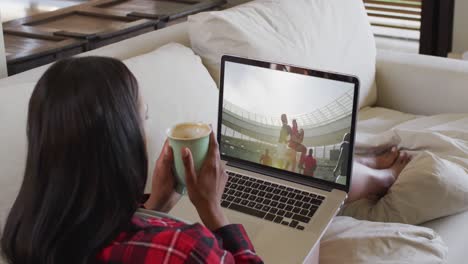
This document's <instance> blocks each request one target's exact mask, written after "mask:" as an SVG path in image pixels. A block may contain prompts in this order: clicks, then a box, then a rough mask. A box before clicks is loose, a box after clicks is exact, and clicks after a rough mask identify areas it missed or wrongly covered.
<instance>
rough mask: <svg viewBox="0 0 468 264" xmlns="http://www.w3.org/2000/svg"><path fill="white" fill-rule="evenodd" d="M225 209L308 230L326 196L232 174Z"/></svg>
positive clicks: (223, 202) (225, 199)
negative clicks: (306, 227) (307, 227)
mask: <svg viewBox="0 0 468 264" xmlns="http://www.w3.org/2000/svg"><path fill="white" fill-rule="evenodd" d="M227 174H228V175H229V179H228V182H227V184H226V188H225V189H224V193H223V196H222V199H221V206H222V207H224V208H229V209H231V210H235V211H238V212H241V213H245V214H248V215H252V216H255V217H258V218H262V219H265V220H268V221H272V222H274V223H277V224H281V225H285V226H289V227H291V228H295V229H298V230H304V226H305V224H307V223H309V222H310V219H311V218H312V216H313V215H314V213H315V212H316V211H317V209H318V208H319V206H320V205H321V204H322V202H323V200H324V199H325V197H323V196H320V195H317V194H313V193H309V192H305V191H301V190H298V189H294V188H290V187H287V186H284V185H278V184H275V183H271V182H267V181H263V180H260V179H255V178H252V177H249V176H245V175H241V174H237V173H233V172H230V171H228V172H227Z"/></svg>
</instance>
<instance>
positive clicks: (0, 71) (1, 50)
mask: <svg viewBox="0 0 468 264" xmlns="http://www.w3.org/2000/svg"><path fill="white" fill-rule="evenodd" d="M0 21H2V17H1V14H0ZM6 76H7V67H6V58H5V42H4V41H3V27H2V23H1V22H0V79H1V78H4V77H6Z"/></svg>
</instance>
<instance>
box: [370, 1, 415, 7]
mask: <svg viewBox="0 0 468 264" xmlns="http://www.w3.org/2000/svg"><path fill="white" fill-rule="evenodd" d="M363 1H364V3H366V4H375V5H385V6H395V7H410V8H418V7H420V6H421V0H419V1H418V0H416V1H405V3H399V2H387V1H378V0H363ZM409 2H413V3H409Z"/></svg>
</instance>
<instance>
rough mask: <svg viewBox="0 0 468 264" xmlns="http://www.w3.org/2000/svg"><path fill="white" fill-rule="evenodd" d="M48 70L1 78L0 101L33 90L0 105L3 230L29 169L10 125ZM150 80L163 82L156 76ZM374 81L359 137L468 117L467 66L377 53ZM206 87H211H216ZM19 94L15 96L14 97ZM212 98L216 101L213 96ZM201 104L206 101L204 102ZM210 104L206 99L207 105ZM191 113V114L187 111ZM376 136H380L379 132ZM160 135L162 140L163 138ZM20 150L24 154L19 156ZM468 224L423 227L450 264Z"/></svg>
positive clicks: (184, 33)
mask: <svg viewBox="0 0 468 264" xmlns="http://www.w3.org/2000/svg"><path fill="white" fill-rule="evenodd" d="M189 30H190V22H185V23H180V24H176V25H172V26H170V27H167V28H164V29H161V30H157V31H154V32H150V33H147V34H143V35H140V36H138V37H135V38H132V39H128V40H124V41H122V42H119V43H115V44H112V45H109V46H106V47H103V48H100V49H97V50H93V51H90V52H87V53H84V54H81V55H80V56H109V57H114V58H118V59H121V60H127V59H131V58H134V57H139V56H144V54H146V53H150V52H152V51H154V50H155V49H157V48H160V47H162V46H164V45H166V44H168V43H179V44H181V45H184V46H186V47H191V44H192V43H191V40H190V36H189ZM165 63H167V64H168V65H169V64H170V63H173V62H172V61H171V60H170V59H168V60H167V61H165ZM48 67H49V65H46V66H43V67H39V68H36V69H33V70H30V71H27V72H24V73H20V74H18V75H14V76H11V77H8V78H4V79H0V95H1V96H2V97H3V98H2V99H3V100H0V102H6V101H8V100H9V99H8V98H7V97H8V94H9V93H10V92H9V91H12V92H13V90H14V89H18V90H20V89H24V87H26V86H27V87H29V88H28V89H29V90H27V89H25V92H17V91H16V92H15V93H18V94H19V96H22V101H21V102H18V103H16V102H14V101H13V102H9V103H10V104H11V105H13V106H14V105H16V104H17V105H18V107H22V108H21V109H20V110H18V111H17V113H15V114H16V115H18V117H17V118H16V117H12V116H11V115H2V112H1V111H2V106H1V105H0V121H1V123H2V124H3V126H4V128H2V129H1V130H0V131H2V132H1V133H0V144H1V145H2V148H3V151H1V152H0V183H1V184H0V189H1V190H0V225H2V226H3V224H4V220H5V217H6V215H7V214H8V209H9V208H10V207H11V204H12V202H13V201H14V199H15V196H16V193H17V191H18V188H19V186H20V184H21V169H18V168H21V167H22V166H23V167H24V160H21V159H18V157H22V156H24V151H25V150H24V147H25V144H26V143H25V142H26V139H25V131H16V130H14V129H12V128H11V127H10V124H12V123H15V122H17V123H18V124H19V123H24V122H25V116H26V107H27V105H26V104H25V102H27V100H28V98H29V97H28V96H29V94H30V89H31V88H30V87H31V86H33V85H34V83H35V82H36V81H37V80H38V78H39V77H40V76H41V74H42V73H43V72H44V71H45V70H46V69H47V68H48ZM146 67H147V68H149V69H151V65H146ZM181 74H182V73H181ZM148 78H158V75H157V72H156V73H155V74H154V75H153V76H150V77H148ZM139 81H140V80H139ZM147 81H148V80H147ZM149 81H150V82H151V81H152V80H149ZM375 82H376V84H377V88H376V89H378V93H377V97H376V100H375V102H374V103H373V104H372V105H370V106H365V107H362V108H361V110H360V114H359V116H360V121H359V123H358V133H359V132H360V123H361V122H362V123H363V124H364V123H365V122H369V120H371V121H373V123H372V124H378V127H379V129H380V130H379V131H378V132H379V133H380V132H382V131H386V130H389V129H391V128H392V127H395V126H397V125H399V124H401V123H404V122H406V121H408V120H411V119H415V118H417V117H420V116H428V115H440V114H446V113H458V114H464V113H468V104H466V98H468V89H467V84H468V62H464V61H458V60H451V59H445V58H437V57H430V56H423V55H416V54H402V53H398V52H390V51H386V50H377V55H376V73H375ZM213 84H215V82H213ZM206 85H207V86H210V85H211V84H206ZM154 89H155V90H156V91H157V92H158V89H160V90H169V91H170V89H171V88H168V87H154ZM160 92H163V91H160ZM164 93H167V91H164ZM17 96H18V95H15V96H14V97H12V98H16V97H17ZM179 96H183V95H182V94H181V95H179ZM209 98H212V96H211V97H209ZM146 100H147V101H148V100H151V98H146ZM199 100H203V98H200V99H199ZM210 103H211V102H208V101H203V104H210ZM150 107H151V105H150ZM181 111H182V110H181ZM186 111H190V110H189V109H187V110H186ZM163 115H170V113H167V112H165V113H161V116H163ZM161 118H163V117H161ZM180 118H182V119H183V118H184V117H183V116H182V117H177V118H173V119H174V120H176V119H180ZM467 120H468V119H467ZM23 126H24V125H23ZM376 126H377V125H376ZM13 127H14V126H13ZM19 127H20V128H23V127H21V126H19ZM369 127H370V128H369ZM372 128H374V125H371V126H367V127H366V129H368V130H367V131H366V132H369V133H370V132H372V131H371V130H372ZM369 129H370V130H369ZM467 130H468V128H467ZM376 134H378V133H377V132H376ZM158 135H159V136H161V135H162V134H161V133H160V134H158ZM150 137H151V136H150ZM467 140H468V139H467ZM158 142H159V141H158ZM465 143H466V142H465ZM159 149H160V148H159ZM157 151H158V147H156V148H155V149H154V150H152V151H150V153H152V154H155V153H157ZM15 152H21V153H20V154H18V155H15ZM153 165H154V164H152V166H153ZM467 171H468V170H466V171H465V173H467ZM149 185H150V184H148V186H149ZM467 221H468V211H466V212H458V213H456V214H452V215H447V216H444V217H441V218H438V219H434V220H431V221H428V222H425V223H421V224H420V226H423V227H428V228H431V229H433V230H434V231H435V232H437V233H438V234H439V235H440V236H441V238H442V239H443V241H444V242H445V243H446V245H447V247H448V255H447V256H446V258H445V259H446V262H447V263H450V264H455V263H464V262H465V261H466V258H467V257H468V253H466V252H465V248H466V246H465V245H466V242H468V240H467V237H468V227H467V226H466V222H467Z"/></svg>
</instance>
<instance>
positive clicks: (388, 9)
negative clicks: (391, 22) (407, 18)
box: [366, 6, 421, 16]
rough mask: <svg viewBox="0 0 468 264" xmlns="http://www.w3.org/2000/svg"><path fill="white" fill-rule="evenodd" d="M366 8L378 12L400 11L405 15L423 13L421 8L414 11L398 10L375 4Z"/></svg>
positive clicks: (399, 12)
mask: <svg viewBox="0 0 468 264" xmlns="http://www.w3.org/2000/svg"><path fill="white" fill-rule="evenodd" d="M366 10H368V11H377V12H387V13H398V14H405V15H415V16H419V15H421V10H418V11H413V10H398V9H395V8H388V7H383V6H379V7H375V6H366Z"/></svg>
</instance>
